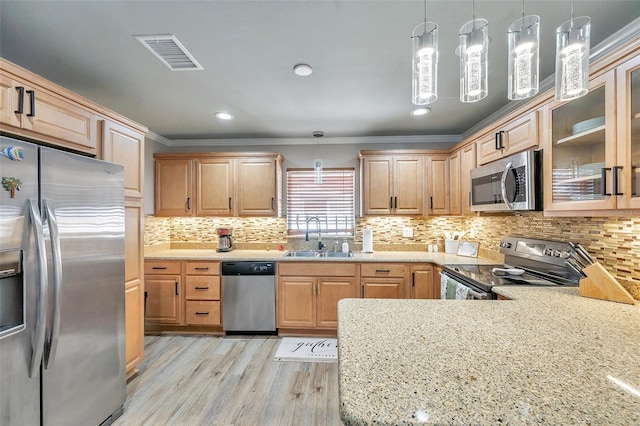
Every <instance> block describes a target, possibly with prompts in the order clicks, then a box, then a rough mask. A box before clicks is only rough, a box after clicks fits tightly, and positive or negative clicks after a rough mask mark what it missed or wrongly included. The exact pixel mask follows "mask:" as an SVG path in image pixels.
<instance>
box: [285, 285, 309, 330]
mask: <svg viewBox="0 0 640 426" xmlns="http://www.w3.org/2000/svg"><path fill="white" fill-rule="evenodd" d="M315 284H316V280H315V278H312V277H280V278H279V279H278V327H283V328H287V327H289V328H291V327H293V328H296V327H299V328H310V327H314V326H315V318H316V311H315V294H314V293H315V289H316V287H315Z"/></svg>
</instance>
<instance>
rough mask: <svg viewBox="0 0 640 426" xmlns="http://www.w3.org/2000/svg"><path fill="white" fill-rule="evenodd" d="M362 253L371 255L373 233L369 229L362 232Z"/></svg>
mask: <svg viewBox="0 0 640 426" xmlns="http://www.w3.org/2000/svg"><path fill="white" fill-rule="evenodd" d="M362 251H363V252H364V253H373V231H372V230H371V229H369V228H367V229H364V230H362Z"/></svg>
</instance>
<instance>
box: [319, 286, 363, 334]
mask: <svg viewBox="0 0 640 426" xmlns="http://www.w3.org/2000/svg"><path fill="white" fill-rule="evenodd" d="M316 286H317V289H316V293H317V296H316V304H317V322H316V324H317V326H318V327H328V328H337V327H338V301H339V300H340V299H345V298H348V297H357V291H356V279H355V278H318V279H317V283H316Z"/></svg>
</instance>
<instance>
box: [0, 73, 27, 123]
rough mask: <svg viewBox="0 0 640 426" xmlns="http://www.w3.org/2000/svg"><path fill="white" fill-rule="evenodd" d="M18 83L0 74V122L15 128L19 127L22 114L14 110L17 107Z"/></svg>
mask: <svg viewBox="0 0 640 426" xmlns="http://www.w3.org/2000/svg"><path fill="white" fill-rule="evenodd" d="M1 71H2V70H0V72H1ZM18 85H19V84H16V83H15V81H14V80H13V79H12V78H10V77H8V76H6V75H3V74H0V123H2V124H7V125H9V126H12V127H15V128H20V126H21V118H22V114H16V112H15V111H16V109H17V108H18V98H19V93H18V90H17V89H16V87H17V86H18Z"/></svg>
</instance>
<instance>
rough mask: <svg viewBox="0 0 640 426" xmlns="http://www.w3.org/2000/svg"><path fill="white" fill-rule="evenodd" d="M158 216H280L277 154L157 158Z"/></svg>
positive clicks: (218, 154)
mask: <svg viewBox="0 0 640 426" xmlns="http://www.w3.org/2000/svg"><path fill="white" fill-rule="evenodd" d="M154 158H155V182H156V187H155V197H156V198H155V212H156V215H157V216H264V217H270V216H278V215H280V213H281V204H282V189H281V185H282V157H281V156H280V154H278V153H246V154H243V153H202V154H197V155H195V154H155V155H154Z"/></svg>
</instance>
